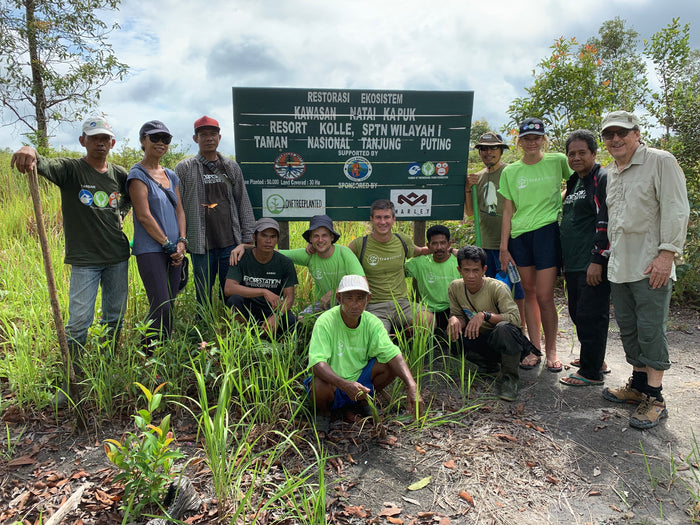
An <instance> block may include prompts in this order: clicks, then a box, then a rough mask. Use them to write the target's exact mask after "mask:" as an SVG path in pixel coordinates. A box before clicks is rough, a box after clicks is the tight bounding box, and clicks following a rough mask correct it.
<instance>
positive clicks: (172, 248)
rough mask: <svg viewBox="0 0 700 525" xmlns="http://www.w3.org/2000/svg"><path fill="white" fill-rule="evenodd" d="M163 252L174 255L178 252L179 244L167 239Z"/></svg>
mask: <svg viewBox="0 0 700 525" xmlns="http://www.w3.org/2000/svg"><path fill="white" fill-rule="evenodd" d="M163 252H164V253H165V254H167V255H172V254H174V253H175V252H177V244H175V243H174V242H172V241H167V242H165V243H164V244H163Z"/></svg>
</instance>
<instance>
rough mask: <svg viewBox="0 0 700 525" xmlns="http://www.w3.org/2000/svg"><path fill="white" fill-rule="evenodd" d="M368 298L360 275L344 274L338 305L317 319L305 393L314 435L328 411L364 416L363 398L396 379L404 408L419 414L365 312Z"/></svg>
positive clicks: (388, 345)
mask: <svg viewBox="0 0 700 525" xmlns="http://www.w3.org/2000/svg"><path fill="white" fill-rule="evenodd" d="M369 298H370V293H369V287H368V286H367V281H366V280H365V278H364V277H362V276H360V275H346V276H345V277H343V278H342V279H341V281H340V284H339V285H338V290H337V292H336V299H337V301H338V306H335V307H333V308H331V309H330V310H328V311H327V312H324V313H323V314H321V316H320V317H319V318H318V320H317V321H316V324H315V326H314V329H313V332H312V334H311V342H310V343H309V368H311V371H312V374H313V375H312V376H311V377H309V378H308V379H307V380H306V381H304V384H305V385H306V387H307V388H309V389H310V393H311V399H312V401H313V403H314V405H315V410H316V430H317V432H318V434H319V437H321V438H324V437H325V435H326V434H327V433H328V429H329V426H330V415H331V411H332V410H337V409H341V408H345V407H347V408H348V409H355V411H356V412H359V413H360V414H362V415H369V407H368V405H367V396H368V395H369V396H372V395H374V393H375V392H379V391H381V390H382V389H383V388H385V387H386V386H387V385H389V384H390V383H391V382H392V381H393V380H394V378H395V377H399V378H400V379H401V380H402V381H403V382H404V384H405V385H406V388H407V390H408V391H407V394H406V397H407V400H408V409H409V410H410V411H411V413H413V414H415V410H416V406H417V407H418V410H419V413H420V412H422V410H423V406H422V405H423V400H422V399H421V396H420V393H419V392H418V389H417V386H416V382H415V380H414V379H413V376H412V375H411V371H410V370H409V369H408V365H407V364H406V361H405V360H404V358H403V356H402V355H401V351H400V350H399V348H398V347H397V346H396V345H395V344H394V343H392V341H391V339H390V338H389V334H388V333H387V331H386V329H385V328H384V325H383V324H382V322H381V321H380V320H379V318H377V316H375V315H374V314H371V313H370V312H365V308H366V307H367V303H368V302H369Z"/></svg>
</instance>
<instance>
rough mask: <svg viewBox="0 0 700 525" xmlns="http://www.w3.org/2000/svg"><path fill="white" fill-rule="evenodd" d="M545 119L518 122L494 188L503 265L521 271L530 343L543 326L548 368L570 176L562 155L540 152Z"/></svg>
mask: <svg viewBox="0 0 700 525" xmlns="http://www.w3.org/2000/svg"><path fill="white" fill-rule="evenodd" d="M546 145H547V137H546V136H545V128H544V123H543V122H542V121H541V120H540V119H538V118H527V119H525V120H524V121H523V122H522V123H521V124H520V126H519V132H518V139H517V140H516V148H520V149H522V151H523V156H522V158H521V159H520V160H518V161H516V162H514V163H512V164H510V165H508V166H506V168H505V169H504V170H503V174H502V175H501V185H500V188H499V190H498V191H499V193H501V194H502V195H503V197H505V201H504V204H503V223H502V226H501V245H500V257H501V267H502V268H503V270H505V269H506V266H507V265H508V263H509V262H510V261H512V262H514V263H515V264H516V266H517V267H518V271H519V272H520V277H521V283H522V285H523V289H524V291H525V322H526V324H527V331H528V335H529V337H530V340H531V341H532V343H533V344H534V345H535V346H536V347H537V348H538V349H539V348H540V345H541V341H540V326H541V327H542V329H543V330H544V342H545V353H546V358H547V370H549V371H550V372H561V370H562V364H561V361H560V360H559V358H558V357H557V343H556V339H557V332H558V329H559V316H558V313H557V309H556V306H555V304H554V283H555V281H556V278H557V273H558V271H559V267H560V265H561V239H560V237H559V224H558V222H557V221H558V219H559V213H560V211H561V191H562V181H563V180H567V179H568V178H569V175H570V170H569V165H568V162H567V159H566V155H564V154H562V153H545V149H546ZM540 359H541V358H540V357H538V356H536V355H535V354H533V353H531V354H530V355H527V356H525V357H524V358H523V360H522V362H521V363H520V367H521V368H524V369H526V370H529V369H531V368H534V367H535V366H537V365H538V364H539V362H540Z"/></svg>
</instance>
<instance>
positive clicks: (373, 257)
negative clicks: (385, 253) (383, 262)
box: [367, 255, 379, 266]
mask: <svg viewBox="0 0 700 525" xmlns="http://www.w3.org/2000/svg"><path fill="white" fill-rule="evenodd" d="M367 262H368V263H369V265H370V266H377V263H379V256H378V255H370V256H369V257H367Z"/></svg>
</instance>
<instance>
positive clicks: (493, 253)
mask: <svg viewBox="0 0 700 525" xmlns="http://www.w3.org/2000/svg"><path fill="white" fill-rule="evenodd" d="M484 251H485V252H486V277H492V278H493V279H498V280H499V281H501V282H504V283H506V285H507V286H508V288H510V291H511V292H512V293H513V299H515V300H519V299H523V298H525V290H523V285H522V284H520V283H515V285H513V283H511V282H510V279H508V275H507V274H506V273H505V272H501V252H500V251H499V250H484Z"/></svg>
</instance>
